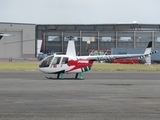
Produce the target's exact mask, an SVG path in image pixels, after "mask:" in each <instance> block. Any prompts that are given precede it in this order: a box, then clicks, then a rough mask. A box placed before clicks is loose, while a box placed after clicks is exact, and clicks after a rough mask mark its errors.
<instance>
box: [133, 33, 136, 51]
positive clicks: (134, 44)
mask: <svg viewBox="0 0 160 120" xmlns="http://www.w3.org/2000/svg"><path fill="white" fill-rule="evenodd" d="M133 48H134V49H135V48H136V32H135V31H134V33H133Z"/></svg>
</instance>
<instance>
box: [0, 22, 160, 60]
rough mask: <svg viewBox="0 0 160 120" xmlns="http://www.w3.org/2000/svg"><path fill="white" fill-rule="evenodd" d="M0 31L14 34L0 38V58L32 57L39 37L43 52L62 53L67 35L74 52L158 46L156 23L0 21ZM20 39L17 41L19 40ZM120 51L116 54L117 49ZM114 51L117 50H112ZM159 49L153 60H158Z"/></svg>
mask: <svg viewBox="0 0 160 120" xmlns="http://www.w3.org/2000/svg"><path fill="white" fill-rule="evenodd" d="M0 33H9V34H13V35H14V36H11V37H3V38H2V40H1V41H0V58H8V57H13V58H23V57H25V56H27V57H35V56H36V54H37V47H36V46H37V40H42V47H41V51H42V52H44V53H47V54H48V53H49V54H52V53H55V52H65V51H66V48H67V43H68V42H67V41H68V40H69V36H73V37H74V39H75V45H76V52H77V54H79V55H88V54H89V52H91V51H93V50H94V51H95V50H97V51H98V50H99V51H105V50H112V49H113V48H114V49H115V50H114V52H112V53H114V54H123V53H124V51H125V53H129V51H134V50H138V51H136V53H137V52H141V50H140V49H145V47H146V46H147V44H148V42H149V41H153V47H152V48H153V49H155V50H159V49H160V24H139V23H121V24H24V23H0ZM19 41H20V42H19ZM122 48H123V49H124V50H121V53H118V51H119V49H122ZM116 51H117V52H116ZM159 53H160V52H158V54H155V55H153V59H158V60H160V57H159V56H160V55H159Z"/></svg>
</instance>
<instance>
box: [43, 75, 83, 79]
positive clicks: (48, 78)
mask: <svg viewBox="0 0 160 120" xmlns="http://www.w3.org/2000/svg"><path fill="white" fill-rule="evenodd" d="M45 78H47V79H49V80H84V79H81V78H74V77H73V78H63V79H62V78H54V77H48V76H45Z"/></svg>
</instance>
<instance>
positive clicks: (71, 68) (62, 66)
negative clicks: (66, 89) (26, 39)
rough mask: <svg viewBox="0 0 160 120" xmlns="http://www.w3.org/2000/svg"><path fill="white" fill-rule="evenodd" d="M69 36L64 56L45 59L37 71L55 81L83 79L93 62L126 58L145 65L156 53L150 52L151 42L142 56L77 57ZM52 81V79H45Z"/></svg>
mask: <svg viewBox="0 0 160 120" xmlns="http://www.w3.org/2000/svg"><path fill="white" fill-rule="evenodd" d="M72 38H73V37H72V36H71V37H70V39H69V41H68V46H67V50H66V54H58V53H55V54H53V55H50V56H47V57H45V58H44V59H43V60H42V61H41V62H40V64H39V70H40V71H41V72H43V73H47V74H57V79H59V78H61V79H63V78H64V74H68V73H75V74H76V75H75V79H77V78H78V75H79V79H83V77H82V73H83V72H87V71H89V70H91V67H92V65H93V63H94V61H103V60H113V59H122V58H123V59H126V58H135V57H137V58H144V59H145V61H146V64H148V65H150V64H151V55H152V54H155V53H157V51H153V52H151V47H152V41H150V42H149V43H148V46H147V48H146V50H145V52H144V53H142V54H123V55H107V54H104V55H98V56H77V55H76V50H75V43H74V40H73V39H72ZM46 78H48V79H53V78H52V77H46Z"/></svg>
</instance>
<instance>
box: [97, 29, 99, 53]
mask: <svg viewBox="0 0 160 120" xmlns="http://www.w3.org/2000/svg"><path fill="white" fill-rule="evenodd" d="M97 32H98V38H97V42H98V46H97V49H98V50H99V31H97Z"/></svg>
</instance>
